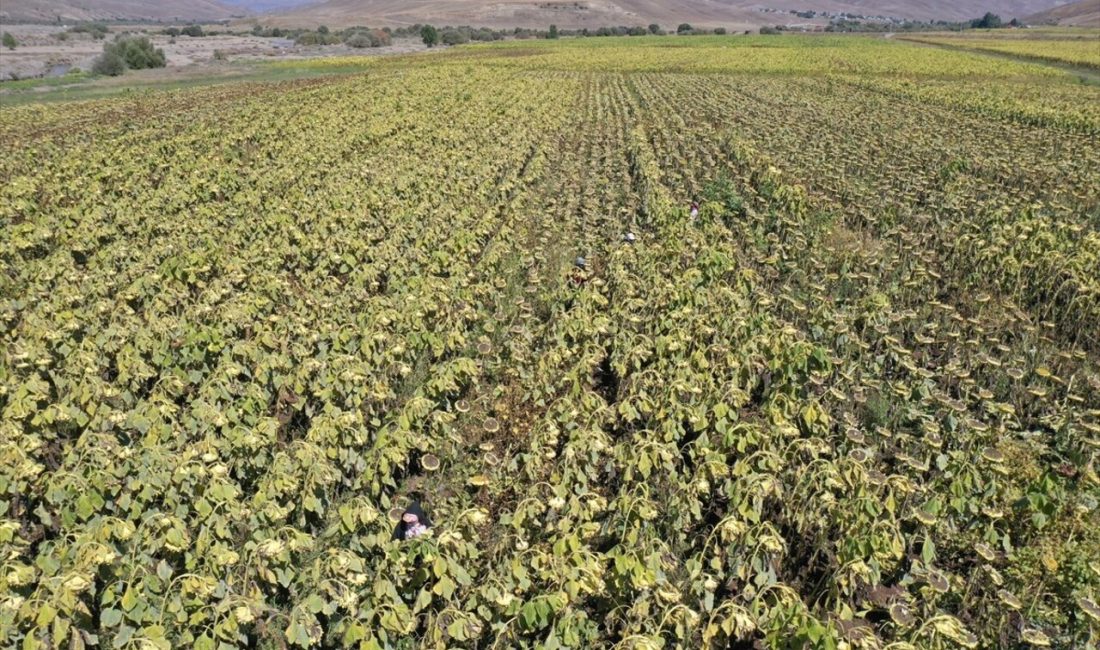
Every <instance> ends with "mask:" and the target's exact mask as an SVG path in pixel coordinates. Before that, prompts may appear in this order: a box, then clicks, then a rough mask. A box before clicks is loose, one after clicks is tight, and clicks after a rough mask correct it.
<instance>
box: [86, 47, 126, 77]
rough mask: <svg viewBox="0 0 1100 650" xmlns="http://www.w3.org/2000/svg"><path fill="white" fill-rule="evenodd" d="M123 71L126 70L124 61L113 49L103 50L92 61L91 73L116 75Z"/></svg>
mask: <svg viewBox="0 0 1100 650" xmlns="http://www.w3.org/2000/svg"><path fill="white" fill-rule="evenodd" d="M123 72H126V61H124V60H123V59H122V56H121V55H120V54H119V53H118V52H115V51H113V50H105V51H104V52H103V54H100V55H99V56H98V57H96V60H95V61H93V62H92V73H93V74H101V75H107V76H109V77H117V76H118V75H120V74H122V73H123Z"/></svg>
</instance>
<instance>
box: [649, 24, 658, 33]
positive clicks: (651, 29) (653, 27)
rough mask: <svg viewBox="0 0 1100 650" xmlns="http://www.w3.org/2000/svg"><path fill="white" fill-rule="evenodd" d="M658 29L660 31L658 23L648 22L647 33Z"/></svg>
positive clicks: (655, 31)
mask: <svg viewBox="0 0 1100 650" xmlns="http://www.w3.org/2000/svg"><path fill="white" fill-rule="evenodd" d="M659 31H661V26H660V25H658V24H657V23H650V24H649V33H650V34H656V33H657V32H659Z"/></svg>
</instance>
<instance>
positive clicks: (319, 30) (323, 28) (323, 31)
mask: <svg viewBox="0 0 1100 650" xmlns="http://www.w3.org/2000/svg"><path fill="white" fill-rule="evenodd" d="M317 33H318V34H327V33H328V27H327V26H325V25H321V26H320V27H318V28H317Z"/></svg>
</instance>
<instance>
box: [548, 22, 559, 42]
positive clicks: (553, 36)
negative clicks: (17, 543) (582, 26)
mask: <svg viewBox="0 0 1100 650" xmlns="http://www.w3.org/2000/svg"><path fill="white" fill-rule="evenodd" d="M557 37H558V26H557V25H550V31H549V33H548V34H547V38H550V39H556V38H557Z"/></svg>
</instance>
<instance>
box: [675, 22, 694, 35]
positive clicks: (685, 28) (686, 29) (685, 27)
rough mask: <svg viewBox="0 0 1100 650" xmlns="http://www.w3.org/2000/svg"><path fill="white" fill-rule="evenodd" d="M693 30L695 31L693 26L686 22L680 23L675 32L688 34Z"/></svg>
mask: <svg viewBox="0 0 1100 650" xmlns="http://www.w3.org/2000/svg"><path fill="white" fill-rule="evenodd" d="M693 31H695V28H694V27H692V26H691V25H689V24H688V23H680V25H679V26H678V27H677V28H676V33H677V34H690V33H692V32H693Z"/></svg>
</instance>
